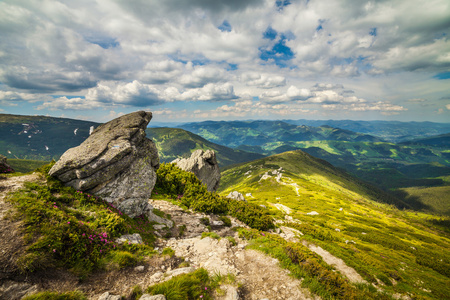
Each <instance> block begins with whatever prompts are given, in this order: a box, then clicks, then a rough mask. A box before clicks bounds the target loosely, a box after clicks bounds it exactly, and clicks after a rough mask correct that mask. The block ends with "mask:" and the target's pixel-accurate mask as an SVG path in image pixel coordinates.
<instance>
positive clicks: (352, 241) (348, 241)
mask: <svg viewBox="0 0 450 300" xmlns="http://www.w3.org/2000/svg"><path fill="white" fill-rule="evenodd" d="M345 243H346V244H348V243H352V244H356V242H355V241H354V240H345Z"/></svg>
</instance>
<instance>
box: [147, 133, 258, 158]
mask: <svg viewBox="0 0 450 300" xmlns="http://www.w3.org/2000/svg"><path fill="white" fill-rule="evenodd" d="M145 133H146V134H147V137H148V138H150V139H152V140H153V141H154V142H155V144H156V147H157V148H158V154H159V159H160V161H161V162H171V161H173V160H174V159H176V158H178V157H189V156H190V155H191V153H192V152H194V151H195V150H197V149H203V150H208V149H209V150H214V151H215V152H216V157H217V161H218V163H219V166H220V167H223V166H227V165H230V164H235V163H241V162H246V161H250V160H254V159H258V158H261V157H263V156H262V155H261V154H256V153H248V152H245V151H241V150H234V149H231V148H228V147H225V146H221V145H217V144H214V143H212V142H209V141H207V140H205V139H204V138H202V137H200V136H198V135H196V134H193V133H191V132H189V131H186V130H183V129H179V128H166V127H163V128H148V129H147V130H146V131H145Z"/></svg>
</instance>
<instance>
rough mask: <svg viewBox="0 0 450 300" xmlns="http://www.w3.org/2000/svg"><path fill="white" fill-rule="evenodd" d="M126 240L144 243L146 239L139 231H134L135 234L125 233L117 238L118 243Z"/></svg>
mask: <svg viewBox="0 0 450 300" xmlns="http://www.w3.org/2000/svg"><path fill="white" fill-rule="evenodd" d="M126 241H128V242H129V243H131V244H142V243H144V241H143V240H142V237H141V235H140V234H139V233H133V234H124V235H122V236H121V237H119V238H117V239H116V243H118V244H123V243H125V242H126Z"/></svg>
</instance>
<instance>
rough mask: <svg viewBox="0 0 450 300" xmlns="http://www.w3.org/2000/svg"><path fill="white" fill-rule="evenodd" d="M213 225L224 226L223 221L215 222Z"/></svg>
mask: <svg viewBox="0 0 450 300" xmlns="http://www.w3.org/2000/svg"><path fill="white" fill-rule="evenodd" d="M212 225H213V226H223V222H222V221H213V222H212Z"/></svg>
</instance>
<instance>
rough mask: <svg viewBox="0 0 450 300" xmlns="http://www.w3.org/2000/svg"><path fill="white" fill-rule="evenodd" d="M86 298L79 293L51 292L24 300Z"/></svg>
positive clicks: (76, 299)
mask: <svg viewBox="0 0 450 300" xmlns="http://www.w3.org/2000/svg"><path fill="white" fill-rule="evenodd" d="M86 299H87V298H86V296H85V295H84V294H83V293H81V292H79V291H72V292H65V293H57V292H51V291H45V292H39V293H37V294H34V295H30V296H26V297H24V298H22V300H86Z"/></svg>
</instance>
